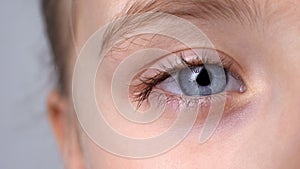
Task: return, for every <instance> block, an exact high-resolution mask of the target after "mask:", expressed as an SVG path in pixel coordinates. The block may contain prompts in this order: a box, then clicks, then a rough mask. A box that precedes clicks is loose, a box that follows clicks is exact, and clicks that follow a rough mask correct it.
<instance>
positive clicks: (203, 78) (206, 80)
mask: <svg viewBox="0 0 300 169" xmlns="http://www.w3.org/2000/svg"><path fill="white" fill-rule="evenodd" d="M196 82H197V83H198V85H199V86H209V85H210V83H211V81H210V75H209V72H208V71H207V69H206V68H205V67H204V68H203V69H201V70H200V73H199V75H198V76H197V78H196Z"/></svg>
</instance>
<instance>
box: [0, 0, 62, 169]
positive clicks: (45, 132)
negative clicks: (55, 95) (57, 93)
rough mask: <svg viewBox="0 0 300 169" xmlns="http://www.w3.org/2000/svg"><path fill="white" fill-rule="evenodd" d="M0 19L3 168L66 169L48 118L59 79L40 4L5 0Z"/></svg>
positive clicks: (1, 3) (34, 0)
mask: <svg viewBox="0 0 300 169" xmlns="http://www.w3.org/2000/svg"><path fill="white" fill-rule="evenodd" d="M0 21H1V23H0V37H1V39H0V79H1V81H0V93H1V97H0V108H1V109H0V112H1V114H0V115H1V118H0V133H1V136H0V169H62V164H61V163H62V162H61V160H60V156H59V154H58V152H57V146H56V143H55V141H54V138H53V134H52V132H51V129H50V127H49V124H48V121H47V119H46V111H45V98H46V95H47V92H48V91H49V89H50V88H51V86H53V85H51V84H53V79H51V78H50V77H49V71H50V70H51V64H50V62H49V51H48V48H47V44H46V40H45V35H44V32H43V27H42V18H41V15H40V9H39V0H1V1H0Z"/></svg>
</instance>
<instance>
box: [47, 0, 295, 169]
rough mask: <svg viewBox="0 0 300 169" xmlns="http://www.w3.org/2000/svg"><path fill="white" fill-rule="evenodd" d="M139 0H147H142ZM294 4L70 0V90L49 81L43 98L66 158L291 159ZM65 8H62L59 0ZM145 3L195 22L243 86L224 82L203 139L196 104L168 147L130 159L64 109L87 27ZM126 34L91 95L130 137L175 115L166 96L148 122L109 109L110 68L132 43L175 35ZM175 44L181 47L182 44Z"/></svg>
mask: <svg viewBox="0 0 300 169" xmlns="http://www.w3.org/2000/svg"><path fill="white" fill-rule="evenodd" d="M147 3H148V4H152V5H148V6H147V5H145V4H147ZM299 5H300V1H298V0H287V1H279V0H262V1H261V0H242V1H231V0H213V1H206V0H203V1H191V0H185V1H180V0H178V1H170V0H152V1H151V3H150V0H149V1H148V0H137V1H130V2H128V1H127V0H123V1H121V0H113V1H109V0H89V1H84V0H76V1H74V3H73V8H72V9H73V11H72V13H73V14H74V15H73V17H72V21H73V22H72V23H73V31H74V41H72V42H70V44H72V45H73V46H72V47H71V48H70V51H68V52H67V53H68V56H66V58H67V63H66V64H67V65H66V67H67V68H68V70H66V71H67V74H68V75H69V76H68V77H66V78H67V79H66V80H65V81H66V84H65V85H66V86H67V90H68V92H66V93H69V94H67V95H65V94H62V93H61V92H59V91H53V92H52V93H51V94H50V95H49V99H48V108H49V117H50V119H51V123H52V125H53V128H54V131H55V134H56V136H57V140H58V142H59V145H60V149H61V150H62V154H63V158H64V161H65V164H66V168H68V169H87V168H92V169H93V168H97V169H98V168H109V169H119V168H125V169H135V168H137V169H150V168H151V169H156V168H163V169H175V168H178V169H183V168H187V169H211V168H220V169H223V168H230V169H241V168H247V169H248V168H249V169H252V168H262V169H269V168H272V169H283V168H289V169H298V168H299V167H300V163H299V161H300V133H299V132H298V129H299V128H300V123H299V119H300V112H299V109H298V105H299V103H300V96H298V93H300V89H299V86H300V81H299V80H297V77H298V75H300V68H299V66H298V63H300V57H299V56H298V55H299V53H300V41H299V38H297V37H298V36H300V29H299V28H300V21H299V17H300V10H298V9H297V7H298V6H299ZM65 8H66V10H68V9H69V6H68V5H67V3H66V4H65ZM126 9H130V10H126ZM147 11H162V12H167V13H172V14H174V15H176V16H179V17H182V18H184V19H187V20H188V21H189V22H191V23H193V24H194V25H196V26H197V27H199V28H200V29H201V30H202V31H203V32H204V33H205V34H206V35H207V36H208V38H209V39H210V41H211V42H212V43H213V44H214V46H215V47H216V48H217V49H218V50H220V51H223V52H224V53H226V54H227V55H228V56H230V58H232V60H233V62H234V63H235V65H239V66H236V67H237V68H235V69H236V70H237V73H238V74H239V75H240V76H241V77H242V79H243V81H244V83H245V84H246V87H247V90H246V91H245V92H243V93H237V92H228V94H227V96H228V101H227V102H226V104H227V105H228V108H227V109H225V112H224V118H223V120H222V121H221V124H220V125H219V127H218V129H217V130H216V132H215V133H214V135H213V136H212V138H211V139H210V140H208V141H207V142H206V143H204V144H201V145H200V144H199V143H198V135H199V132H200V128H201V125H202V123H203V121H204V120H205V117H206V115H205V113H202V114H203V116H199V117H198V118H197V122H196V124H195V127H194V128H193V129H192V131H191V133H189V135H188V136H187V138H186V139H185V140H184V141H183V142H181V143H180V144H179V145H178V146H176V147H175V148H174V149H172V150H170V151H168V152H166V153H164V154H162V155H159V156H156V157H153V158H147V159H139V160H135V159H129V158H122V157H118V156H115V155H112V154H110V153H108V152H106V151H104V150H103V149H101V148H99V147H98V146H97V145H95V144H94V143H93V141H92V140H90V139H89V137H88V136H87V135H86V134H85V132H84V131H82V129H81V128H80V125H79V124H78V121H77V120H76V118H75V113H74V110H73V103H72V96H71V93H72V92H71V84H72V72H73V69H74V64H75V62H76V56H77V55H78V53H79V51H80V49H81V48H82V47H83V46H84V44H85V42H86V41H87V40H88V38H89V37H90V36H91V35H92V34H93V33H94V32H95V31H97V30H98V29H99V28H101V27H102V26H103V25H105V24H106V23H108V22H110V21H111V20H113V19H115V18H116V17H120V16H124V15H126V14H134V13H137V12H147ZM211 11H213V12H211ZM142 39H146V41H143V40H142ZM150 39H151V40H150ZM133 41H134V42H135V43H132V42H133ZM126 43H129V44H130V45H126V46H128V47H127V48H126V50H114V51H112V52H111V53H110V55H108V56H107V57H106V58H105V59H104V61H103V65H102V67H101V68H102V69H101V71H100V70H99V71H98V73H97V77H96V84H100V83H103V84H104V85H103V86H104V87H103V88H97V87H96V89H95V91H96V98H97V100H98V101H99V104H101V105H105V109H106V111H105V112H106V115H104V116H105V117H106V118H107V121H108V122H110V124H111V125H112V126H113V127H114V128H115V129H116V130H118V131H120V132H122V133H124V134H125V135H129V136H136V137H147V136H149V135H156V134H157V133H160V132H161V131H163V130H165V129H167V128H168V127H169V126H170V125H171V124H172V121H174V118H175V117H174V115H173V114H172V112H173V111H174V107H172V106H173V105H172V104H170V105H168V106H167V109H166V110H165V113H166V114H167V115H165V116H163V117H162V120H160V121H158V122H157V123H154V124H152V125H151V126H150V127H147V126H138V125H131V124H128V122H126V121H125V120H122V117H120V116H119V115H118V114H117V112H116V110H115V109H114V108H113V106H112V104H113V103H112V101H111V100H112V99H111V96H110V95H108V94H103V93H105V92H106V91H109V90H110V85H111V82H110V80H109V79H110V77H112V75H113V74H112V73H113V72H114V71H115V69H116V68H117V66H118V65H119V64H120V63H121V62H122V61H123V60H124V59H125V58H126V57H127V56H128V55H129V54H130V53H132V51H136V50H138V49H140V48H147V47H157V48H161V49H166V50H170V51H174V50H175V51H176V49H177V48H176V47H174V46H176V45H174V44H175V42H174V41H172V40H171V39H168V38H164V37H159V36H158V37H155V38H152V37H149V36H147V35H144V36H143V35H142V36H141V37H140V39H137V40H132V41H130V42H124V44H126ZM124 44H119V45H120V46H122V45H124ZM141 44H142V45H141ZM169 44H172V45H169ZM177 47H178V49H181V48H182V47H183V46H180V45H178V46H177ZM174 48H176V49H174ZM96 86H97V85H96ZM174 104H176V103H174ZM203 112H206V109H204V110H203Z"/></svg>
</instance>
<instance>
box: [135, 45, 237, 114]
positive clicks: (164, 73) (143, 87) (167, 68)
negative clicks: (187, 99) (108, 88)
mask: <svg viewBox="0 0 300 169" xmlns="http://www.w3.org/2000/svg"><path fill="white" fill-rule="evenodd" d="M186 50H187V49H185V50H182V51H179V52H178V51H177V52H174V53H176V54H177V56H178V57H179V58H180V59H176V60H175V61H174V60H167V62H168V65H164V64H160V65H159V66H160V67H161V68H160V69H159V70H156V73H155V75H154V76H151V77H145V76H140V77H138V83H137V84H135V85H131V87H132V88H133V92H132V93H133V95H132V99H133V101H134V102H137V109H138V108H139V107H140V106H141V105H142V104H143V103H144V102H145V101H147V100H148V98H149V95H150V94H151V92H152V91H153V89H154V88H155V86H156V85H158V84H160V83H161V82H163V81H164V80H166V79H167V78H169V77H170V76H171V74H173V73H175V72H176V71H178V70H180V69H182V68H187V67H189V68H193V67H197V66H203V65H205V64H219V66H222V67H223V65H224V66H225V67H226V69H225V68H224V70H225V71H231V69H232V66H233V64H234V63H233V62H232V61H231V60H230V59H227V58H226V57H220V58H221V62H218V63H210V61H209V55H208V54H207V53H206V52H205V50H204V52H203V53H202V55H201V58H200V57H199V56H197V57H196V58H193V59H192V60H186V59H185V54H184V51H186ZM231 72H232V71H231ZM233 72H234V71H233ZM232 75H233V76H235V77H236V78H237V79H240V77H239V76H238V75H237V74H235V73H232ZM210 98H211V99H213V97H210ZM198 99H199V98H198Z"/></svg>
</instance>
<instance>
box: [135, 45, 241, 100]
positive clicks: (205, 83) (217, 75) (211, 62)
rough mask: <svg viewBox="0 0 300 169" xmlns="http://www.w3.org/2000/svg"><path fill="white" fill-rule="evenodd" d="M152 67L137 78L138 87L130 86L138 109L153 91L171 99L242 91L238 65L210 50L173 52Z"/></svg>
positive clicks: (225, 56) (224, 55)
mask: <svg viewBox="0 0 300 169" xmlns="http://www.w3.org/2000/svg"><path fill="white" fill-rule="evenodd" d="M193 50H194V49H193ZM216 53H218V54H217V55H216ZM199 55H200V56H199ZM216 57H217V58H218V59H216ZM156 65H158V69H156V70H153V69H146V70H145V71H144V72H143V73H141V75H140V76H139V77H138V80H139V83H138V84H137V85H134V89H135V90H133V93H134V94H133V96H134V97H133V98H134V100H135V101H138V102H139V105H140V104H141V103H142V102H143V101H145V100H147V99H148V97H149V96H150V94H151V93H152V92H153V91H155V93H165V94H167V95H168V96H169V97H171V98H174V97H177V98H180V97H182V96H190V97H192V98H193V97H195V98H198V97H205V96H210V95H217V94H219V93H222V92H227V91H228V92H240V93H242V92H244V91H245V90H246V87H245V84H244V82H243V80H242V78H241V76H240V75H239V72H240V71H241V69H240V68H239V66H238V64H237V63H236V62H235V61H234V60H233V59H232V58H231V57H229V56H227V55H226V54H223V53H219V52H216V50H214V49H199V50H198V51H197V54H196V53H195V52H193V51H192V50H186V51H181V52H178V53H176V52H175V53H174V55H172V56H170V57H169V58H166V59H162V60H158V61H157V63H156ZM153 67H155V68H157V66H153ZM153 72H155V73H153ZM143 75H145V76H143ZM192 98H191V99H192Z"/></svg>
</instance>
